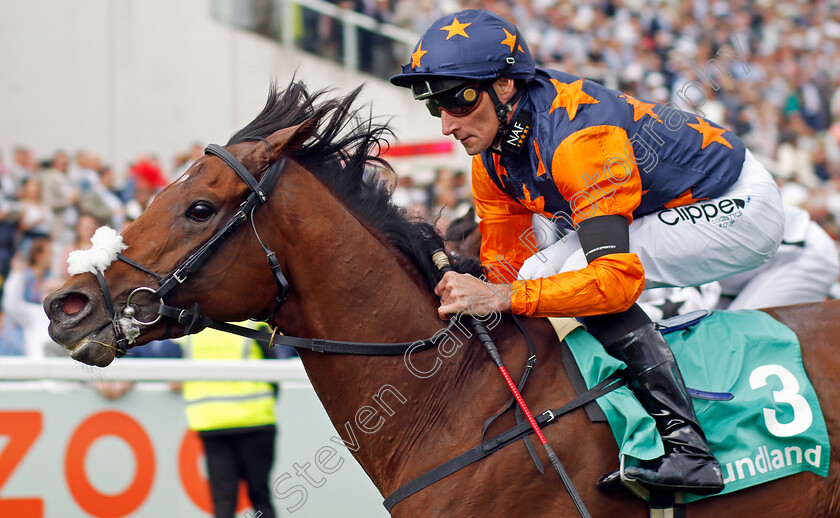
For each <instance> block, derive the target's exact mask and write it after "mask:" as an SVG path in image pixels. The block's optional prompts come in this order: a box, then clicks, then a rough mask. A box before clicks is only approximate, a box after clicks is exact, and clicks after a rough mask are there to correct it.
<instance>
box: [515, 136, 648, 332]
mask: <svg viewBox="0 0 840 518" xmlns="http://www.w3.org/2000/svg"><path fill="white" fill-rule="evenodd" d="M628 142H629V141H628V138H627V133H626V132H625V131H624V130H623V129H621V128H618V127H616V126H593V127H588V128H584V129H582V130H580V131H577V132H575V133H573V134H572V135H570V136H569V137H567V138H566V139H565V140H564V141H563V142H561V143H560V145H559V146H558V147H557V150H556V151H555V153H554V156H553V158H552V164H551V171H552V176H553V178H554V181H555V182H556V183H557V187H558V189H559V191H560V193H561V194H562V195H563V197H564V198H566V199H567V200H568V201H569V203H570V205H571V207H572V211H573V212H572V215H571V216H572V220H573V221H574V222H575V224H577V223H580V222H581V221H583V220H585V219H588V218H592V217H595V216H604V215H620V216H624V217H626V218H627V220H628V221H631V222H632V220H633V210H635V208H636V207H638V205H639V203H640V201H641V194H642V193H641V191H642V181H641V177H640V176H639V170H638V168H637V167H636V164H635V159H634V158H633V151H632V147H631V146H629V145H628ZM628 156H629V158H628ZM644 286H645V272H644V268H643V267H642V263H641V262H640V261H639V258H638V256H636V254H630V253H616V254H609V255H605V256H603V257H599V258H598V259H595V260H594V261H592V262H591V263H589V264H588V265H587V266H586V267H584V268H582V269H580V270H577V271H570V272H564V273H560V274H557V275H554V276H552V277H547V278H542V279H533V280H528V281H518V282H516V283H515V284H514V285H513V290H514V291H513V293H512V297H511V311H512V312H513V313H515V314H520V315H528V316H535V317H548V316H556V317H576V316H588V315H601V314H606V313H619V312H622V311H626V310H627V309H629V308H630V307H631V306H632V305H633V303H635V301H636V299H637V298H638V297H639V295H640V294H641V293H642V290H643V289H644Z"/></svg>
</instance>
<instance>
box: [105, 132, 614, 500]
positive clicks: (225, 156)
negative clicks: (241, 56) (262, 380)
mask: <svg viewBox="0 0 840 518" xmlns="http://www.w3.org/2000/svg"><path fill="white" fill-rule="evenodd" d="M204 152H205V153H206V154H211V155H215V156H217V157H219V158H221V159H222V160H223V161H224V162H225V163H226V164H227V165H228V166H229V167H230V168H231V169H233V170H234V171H235V172H236V174H237V175H238V176H239V177H240V178H241V179H242V181H244V182H245V183H246V184H247V185H248V187H249V189H250V190H251V194H250V195H249V196H248V198H247V199H246V200H245V201H244V202H243V203H242V204H241V205H240V207H239V210H238V211H237V212H236V213H235V214H234V215H233V216H231V218H230V219H228V221H227V222H226V223H225V224H224V226H222V228H220V229H219V230H218V231H216V233H215V234H213V236H212V237H211V238H210V239H209V240H208V241H207V242H205V243H204V244H203V245H202V246H201V247H200V248H199V249H198V250H196V251H195V252H193V253H192V254H190V256H189V257H187V258H186V259H185V260H184V261H183V262H182V263H181V264H180V265H179V266H177V267H176V268H175V269H173V270H172V271H170V272H169V273H168V274H166V275H163V276H161V275H158V274H156V273H155V272H153V271H152V270H150V269H148V268H146V267H145V266H143V265H141V264H139V263H137V262H135V261H134V260H132V259H130V258H128V257H126V256H124V255H122V254H117V258H118V259H119V260H121V261H123V262H125V263H127V264H129V265H131V266H133V267H135V268H137V269H139V270H141V271H143V272H145V273H147V274H149V275H151V276H153V277H154V278H155V279H157V281H158V284H159V287H158V289H156V290H155V289H153V288H150V287H146V286H141V287H138V288H135V289H134V290H132V291H131V293H129V295H128V297H127V298H126V303H125V307H124V308H123V309H122V311H121V312H120V316H118V315H117V312H116V309H115V307H114V302H113V298H112V297H111V292H110V290H109V289H108V285H107V283H106V282H105V276H104V274H103V273H102V271H101V270H99V269H97V268H94V271H95V275H96V279H97V281H98V282H99V285H100V288H101V289H102V293H103V296H104V298H105V305H106V308H107V311H108V315H109V318H110V319H111V324H112V325H113V328H114V336H115V343H116V347H115V349H116V356H117V357H122V356H125V354H126V351H127V349H128V345H129V344H130V343H132V342H133V341H134V339H136V338H137V336H139V334H140V331H139V326H149V325H153V324H156V323H157V322H158V321H160V320H161V318H163V317H166V319H167V320H165V322H166V324H167V331H166V333H165V334H166V335H167V336H168V335H169V329H168V324H169V322H170V320H175V321H176V322H178V323H179V324H184V325H185V331H184V334H190V333H191V332H192V331H193V330H194V329H196V328H197V326H198V327H212V328H214V329H219V330H221V331H225V332H229V333H234V334H238V335H241V336H245V337H248V338H252V339H255V340H260V341H263V342H266V343H268V345H269V347H273V345H274V344H282V345H289V346H292V347H296V348H303V349H309V350H312V351H316V352H328V353H338V354H361V355H371V356H384V355H405V354H407V353H409V352H412V351H418V352H419V351H423V350H425V349H428V348H431V347H433V346H435V345H437V344H438V343H439V342H440V340H441V339H442V338H443V337H445V336H446V335H447V334H448V333H449V332H451V330H452V328H453V327H454V326H455V325H456V324H457V322H458V317H459V316H460V314H459V315H456V317H454V318H452V319H451V320H450V322H449V326H448V327H446V328H444V329H441V330H439V331H437V332H436V333H435V334H434V335H433V336H432V337H431V338H427V339H424V340H417V341H415V342H402V343H370V342H345V341H335V340H324V339H319V338H316V339H308V338H299V337H293V336H285V335H280V336H276V334H277V328H275V329H274V331H273V332H272V333H270V334H269V333H266V332H264V331H258V330H254V329H250V328H247V327H242V326H236V325H233V324H228V323H225V322H218V321H216V320H213V319H210V318H208V317H205V316H202V315H201V313H200V307H199V305H198V303H196V304H194V305H193V308H192V310H186V309H180V308H174V307H171V306H168V305H167V304H166V297H167V295H168V294H169V292H170V291H172V289H173V288H175V287H176V286H178V285H180V284H182V283H183V282H184V281H185V280H186V279H187V278H188V277H189V276H190V275H191V274H193V273H195V272H196V271H198V269H199V268H200V267H201V266H202V265H203V264H204V262H205V261H207V259H208V258H209V257H210V256H211V255H212V254H213V253H214V252H216V250H218V249H219V247H220V246H221V244H222V243H223V242H224V241H225V239H226V238H227V237H229V236H230V235H231V234H232V233H233V232H234V231H235V230H236V229H237V228H238V227H239V225H241V224H242V223H244V222H245V221H246V220H248V218H249V217H250V220H251V228H252V229H253V230H254V235H255V236H256V237H257V241H259V243H260V246H262V248H263V251H264V252H265V254H266V258H267V259H268V263H269V267H270V268H271V271H272V273H273V275H274V280H275V282H276V283H277V297H276V299H275V303H274V308H273V309H272V311H271V313H270V315H269V316H268V317H267V318H266V319H265V320H270V319H271V318H272V317H273V316H274V314H275V313H276V312H277V310H278V309H279V308H280V306H281V305H282V304H283V302H284V301H285V300H286V295H287V293H288V291H289V283H288V281H287V280H286V277H285V276H284V275H283V272H282V271H281V269H280V264H279V262H278V260H277V256H276V255H275V253H274V252H272V251H270V250H269V249H268V248H267V247H266V246H265V244H264V243H263V241H262V239H261V238H260V236H259V233H258V232H257V228H256V225H255V223H254V212H255V211H256V209H257V208H258V207H261V206H262V205H264V204H265V203H266V201H267V199H268V195H269V194H271V192H272V190H273V189H274V187H275V186H276V185H277V181H278V180H279V178H280V174H281V173H282V172H283V169H284V168H285V165H286V158H285V157H284V158H283V159H282V160H280V161H277V162H274V163H272V164H271V165H270V166H269V168H268V170H267V171H266V173H265V175H264V176H263V178H262V180H261V181H259V182H257V180H256V179H255V178H254V176H253V175H252V174H251V173H250V171H248V169H247V168H246V167H245V166H244V165H243V164H242V163H241V162H240V161H239V160H237V159H236V157H234V156H233V155H232V154H231V153H230V152H229V151H227V150H226V149H224V148H223V147H221V146H218V145H216V144H210V145H209V146H207V148H206V149H205V150H204ZM141 292H149V293H151V294H152V295H153V296H155V297H157V298H158V299H159V300H160V306H159V307H158V315H157V317H155V319H154V320H152V321H148V322H147V321H142V320H138V319H137V318H136V313H137V312H136V310H135V308H134V306H132V305H131V299H132V297H134V296H135V295H136V294H137V293H141ZM514 319H515V317H514ZM516 323H517V325H518V326H519V327H520V329H521V330H522V332H523V333H525V329H524V327H522V324H521V323H520V322H519V321H518V320H516ZM481 329H482V330H483V333H484V338H483V339H481V338H480V340H482V341H491V340H490V338H489V336H488V335H487V331H486V330H484V328H483V326H482V327H481ZM135 333H136V334H135ZM476 333H477V334H478V333H479V329H478V328H477V329H476ZM525 336H526V340H527V341H528V346H529V349H530V351H531V357H530V358H529V359H528V362H527V364H526V368H525V371H524V373H523V375H522V378H521V380H520V382H519V386H520V388H519V390H520V391H521V389H522V387H523V386H524V384H525V381H526V380H527V379H528V375H529V373H530V371H531V369H532V368H533V366H534V363H535V361H536V354H535V352H534V345H533V343H532V342H531V340H530V338H528V336H527V334H525ZM617 378H618V377H617V376H614V377H612V378H609V379H608V380H605V381H604V382H602V383H601V384H600V385H599V386H597V387H594V388H593V389H592V390H590V391H588V392H587V393H586V394H585V395H584V396H585V397H578V398H577V399H576V400H575V401H573V402H571V403H569V404H567V405H566V406H565V407H563V408H560V409H558V410H557V411H554V412H552V411H550V410H549V411H548V412H546V413H548V414H550V415H551V417H550V418H547V417H546V416H545V414H546V413H544V414H541V415H540V419H542V422H540V423H539V425H544V424H547V423H549V422H551V421H553V420H554V419H555V417H556V416H557V415H560V414H561V413H565V412H566V411H568V410H571V409H573V408H577V406H581V405H583V404H584V403H586V402H588V401H591V400H594V398H595V397H597V396H598V395H600V394H601V393H602V392H607V391H609V390H612V389H613V388H615V387H616V386H617V385H615V384H614V381H616V380H617ZM511 406H512V404H511V403H510V402H509V403H508V405H507V406H506V407H505V409H504V410H503V411H502V412H501V413H504V412H505V411H506V410H508V409H509V408H510V407H511ZM501 413H499V414H497V415H496V416H493V417H491V418H490V419H488V421H486V422H485V426H484V429H483V430H482V439H484V431H485V430H486V428H487V426H488V425H489V423H490V422H491V421H492V420H494V419H495V418H496V417H498V416H499V415H501ZM532 419H533V418H532ZM518 420H519V419H517V421H518ZM528 426H530V425H528ZM536 426H538V425H537V423H534V427H535V429H538V428H536ZM530 432H531V430H530V429H529V428H527V427H525V426H523V425H519V426H518V427H515V428H513V429H510V430H508V431H507V432H505V433H504V434H502V435H500V436H497V437H494V438H492V439H491V440H490V441H484V440H482V444H481V445H479V446H478V447H476V448H473V449H472V450H469V451H468V452H466V453H465V454H463V455H460V456H458V457H456V458H454V459H451V460H450V461H449V462H446V463H444V464H442V465H440V466H438V467H436V468H434V469H432V470H431V471H429V472H427V473H425V474H424V475H421V476H420V477H417V478H415V479H413V480H412V481H410V482H409V483H408V484H405V485H403V486H401V487H400V488H398V489H397V490H396V491H395V492H393V493H392V494H390V495H389V496H388V498H387V499H386V500H385V506H386V508H388V510H389V511H390V509H391V508H392V507H393V506H394V505H396V504H397V503H398V502H400V501H401V500H403V499H405V498H407V497H408V496H410V495H412V494H414V493H416V492H417V491H420V490H422V489H423V488H425V487H428V486H429V485H431V484H432V483H434V482H436V481H437V480H440V479H441V478H443V477H445V476H447V475H449V474H451V473H454V472H455V471H458V470H459V469H461V468H463V467H466V466H467V465H469V464H472V463H473V462H476V461H477V460H480V459H481V458H483V457H485V456H487V455H490V454H491V453H493V452H494V451H496V450H498V449H501V448H503V447H505V446H507V445H509V444H512V443H514V442H517V441H518V440H519V439H522V438H524V437H526V436H527V435H528V434H529V433H530ZM528 444H530V443H528ZM529 451H530V448H529ZM532 457H533V458H534V459H535V462H537V461H536V459H537V457H536V455H535V454H534V453H533V452H532ZM537 465H538V467H541V466H540V465H539V464H537ZM569 487H570V486H569V485H567V489H568V490H569V491H570V494H573V496H574V495H576V494H577V492H576V491H575V492H574V493H572V489H573V486H571V487H572V489H569ZM578 499H579V497H578ZM576 503H577V502H576ZM581 504H582V501H581ZM579 509H580V507H579ZM584 509H585V508H584ZM582 514H583V513H582ZM584 516H588V514H584Z"/></svg>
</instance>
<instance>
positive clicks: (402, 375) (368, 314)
mask: <svg viewBox="0 0 840 518" xmlns="http://www.w3.org/2000/svg"><path fill="white" fill-rule="evenodd" d="M301 174H308V173H301ZM300 180H304V179H303V178H301V179H300ZM309 180H310V181H295V182H293V183H294V184H295V187H293V189H294V190H293V191H287V192H286V193H284V194H285V195H287V196H289V197H291V198H290V199H294V203H284V209H283V211H282V216H281V218H280V219H281V220H286V223H285V224H283V226H282V227H281V230H280V232H282V231H283V230H282V228H286V229H289V230H291V229H294V230H293V233H294V236H289V237H290V238H289V239H285V240H284V241H285V242H287V243H289V244H288V245H286V246H285V248H284V251H283V253H284V256H285V257H286V258H287V262H288V265H287V270H288V272H287V273H288V277H289V280H290V283H291V285H292V293H291V294H290V297H289V301H288V302H287V303H286V306H284V308H283V311H282V312H281V314H280V315H279V320H278V323H279V324H280V326H281V329H283V330H284V331H285V332H286V333H287V334H294V335H298V336H308V337H319V338H327V339H334V340H351V341H360V342H414V341H417V340H421V339H424V338H429V337H431V336H432V335H433V334H434V333H435V332H436V331H438V330H440V329H442V328H443V327H445V323H444V322H443V321H441V320H440V319H439V318H438V316H437V312H436V309H437V305H438V303H437V301H436V298H435V297H434V295H433V294H432V293H431V291H430V290H429V288H428V287H427V286H424V285H423V281H422V279H421V280H419V281H418V279H417V278H416V277H417V276H416V275H412V273H411V269H412V267H410V266H407V261H406V260H405V259H404V258H401V257H399V256H398V255H397V254H396V253H395V252H394V250H392V249H391V248H390V247H389V246H387V245H386V244H385V243H383V242H382V240H381V238H380V237H378V236H376V235H375V234H374V233H372V232H371V231H370V230H369V229H368V228H367V227H366V226H365V225H364V224H362V223H361V222H360V221H359V220H358V219H356V217H355V216H354V215H353V214H351V213H350V212H349V211H348V210H347V209H346V208H345V207H344V206H343V205H341V204H340V203H339V202H338V201H336V200H335V198H334V197H333V195H332V194H331V193H330V192H329V191H328V190H327V189H326V188H325V187H324V186H323V185H322V184H321V183H320V182H318V181H317V180H316V179H314V178H312V177H309ZM301 358H302V360H303V363H304V366H305V367H306V370H307V373H308V375H309V378H310V380H311V382H312V385H313V387H314V388H315V391H316V392H317V393H318V396H319V398H320V399H321V401H322V403H323V404H324V407H325V409H326V411H327V413H328V414H329V415H330V418H331V420H332V422H333V424H334V425H335V427H336V429H337V430H338V431H339V434H340V436H341V439H342V440H344V441H345V442H346V443H348V447H349V448H351V450H353V449H355V451H354V455H355V456H356V458H357V459H358V460H359V462H360V463H361V464H362V466H363V467H364V468H365V470H366V471H367V472H368V474H369V475H370V476H371V478H372V479H373V481H374V482H375V483H376V484H377V485H378V486H379V487H380V489H383V488H384V486H387V485H388V484H387V482H383V480H384V479H386V478H387V476H388V474H389V473H390V472H391V471H392V470H393V466H394V465H395V464H400V463H401V462H402V459H401V458H400V456H401V455H403V454H406V453H407V452H408V451H409V448H405V446H406V445H411V444H416V443H417V442H418V435H420V434H422V433H423V431H424V430H425V429H427V427H428V426H429V425H430V423H431V422H433V420H434V417H435V416H436V415H438V414H439V413H440V412H441V411H442V408H443V407H444V406H446V404H447V403H448V401H447V400H446V399H445V398H446V396H447V395H448V394H449V393H450V392H451V387H452V386H454V385H457V384H458V383H459V382H460V381H459V379H458V377H457V376H455V375H454V373H457V372H458V371H459V370H460V369H461V368H462V367H463V364H464V362H469V355H468V354H464V355H461V357H460V358H458V359H457V360H452V361H448V362H446V364H445V365H442V368H439V369H437V370H436V371H435V374H436V375H434V376H423V375H422V374H421V375H418V374H417V372H420V371H423V372H426V371H428V370H429V369H431V368H433V367H434V366H435V365H436V364H437V363H438V362H439V361H440V360H439V358H438V357H437V355H436V354H435V352H434V350H432V351H429V353H418V354H417V355H415V357H414V362H416V363H417V368H416V371H415V372H414V373H412V372H411V371H410V370H409V368H408V367H407V364H406V361H405V358H404V357H403V356H397V357H361V356H345V355H329V354H327V355H325V354H319V353H311V352H308V351H301ZM421 398H422V399H421ZM339 442H340V441H339ZM356 448H357V449H356Z"/></svg>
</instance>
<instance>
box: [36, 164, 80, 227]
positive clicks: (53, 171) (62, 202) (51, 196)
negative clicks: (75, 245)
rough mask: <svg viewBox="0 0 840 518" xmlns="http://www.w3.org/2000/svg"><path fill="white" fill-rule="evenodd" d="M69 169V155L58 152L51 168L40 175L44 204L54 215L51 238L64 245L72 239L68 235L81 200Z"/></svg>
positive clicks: (74, 222)
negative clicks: (78, 202)
mask: <svg viewBox="0 0 840 518" xmlns="http://www.w3.org/2000/svg"><path fill="white" fill-rule="evenodd" d="M69 167H70V164H69V162H68V159H67V154H66V153H64V152H63V151H58V152H56V153H55V155H54V156H53V160H52V163H51V165H50V167H49V168H47V169H46V170H45V171H42V172H41V173H39V174H38V178H39V180H40V182H41V196H42V199H43V202H44V203H45V204H46V206H47V207H49V209H50V210H51V211H52V214H53V217H52V221H51V222H50V227H51V228H50V236H51V237H52V238H53V239H54V240H56V241H59V242H62V243H67V242H68V241H70V240H71V239H72V236H69V235H68V234H69V229H71V228H73V225H75V224H76V217H77V215H78V213H77V212H76V208H75V204H76V202H77V201H78V200H79V190H78V188H77V187H76V186H74V185H73V183H72V182H71V180H70V178H69V176H68V171H69Z"/></svg>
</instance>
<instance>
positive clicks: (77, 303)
mask: <svg viewBox="0 0 840 518" xmlns="http://www.w3.org/2000/svg"><path fill="white" fill-rule="evenodd" d="M88 300H89V299H88V298H87V297H85V296H84V295H82V294H81V293H71V294H70V295H67V296H66V297H64V298H63V299H61V302H60V304H61V311H63V312H64V314H65V315H67V316H72V315H75V314H76V313H78V312H79V311H81V310H83V309H84V308H85V306H86V305H87V303H88Z"/></svg>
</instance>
